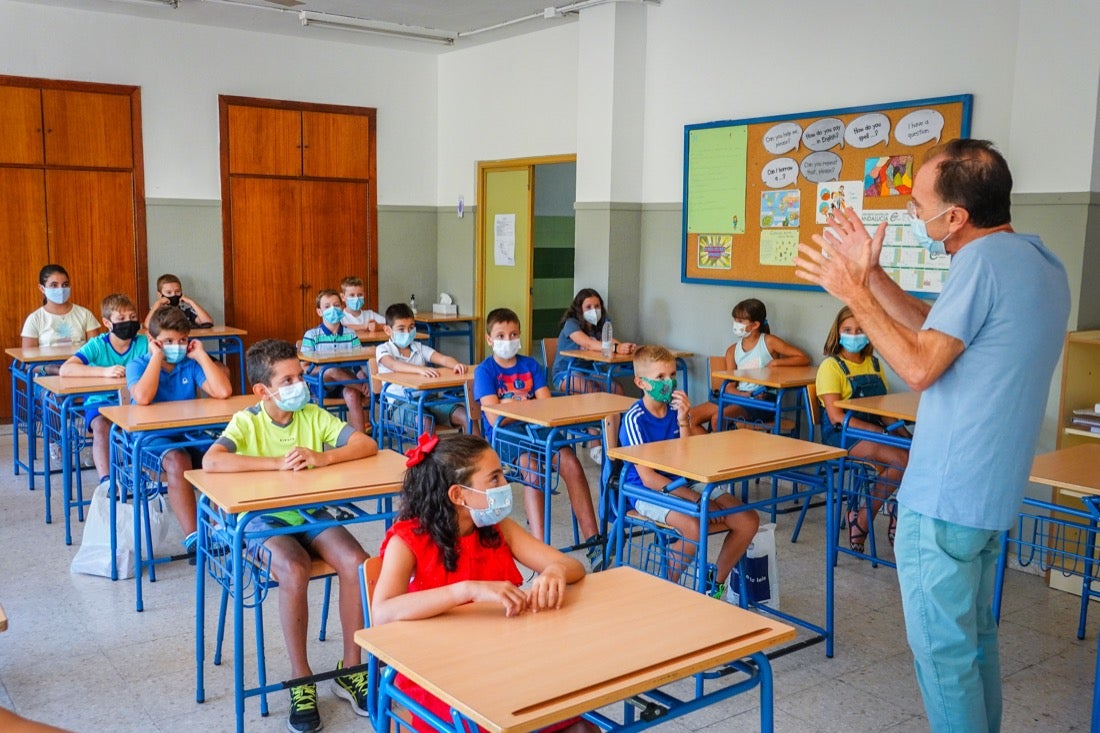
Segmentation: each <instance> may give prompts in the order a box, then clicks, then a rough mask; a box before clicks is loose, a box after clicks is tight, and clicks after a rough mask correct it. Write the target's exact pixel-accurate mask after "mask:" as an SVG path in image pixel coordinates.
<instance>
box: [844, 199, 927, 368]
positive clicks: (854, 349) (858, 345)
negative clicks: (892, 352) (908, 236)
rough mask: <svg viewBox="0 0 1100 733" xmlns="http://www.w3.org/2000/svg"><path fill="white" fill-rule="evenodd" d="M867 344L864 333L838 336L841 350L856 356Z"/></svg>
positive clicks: (867, 340)
mask: <svg viewBox="0 0 1100 733" xmlns="http://www.w3.org/2000/svg"><path fill="white" fill-rule="evenodd" d="M918 221H919V220H918ZM869 343H871V339H869V338H867V334H865V333H842V334H840V346H841V348H843V349H844V350H845V351H847V352H849V353H852V354H858V353H859V352H861V351H863V349H864V347H866V346H867V344H869Z"/></svg>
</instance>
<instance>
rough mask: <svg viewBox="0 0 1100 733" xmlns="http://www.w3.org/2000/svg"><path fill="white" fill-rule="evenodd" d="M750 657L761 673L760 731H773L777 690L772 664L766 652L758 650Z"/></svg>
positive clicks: (766, 732)
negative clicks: (774, 684) (774, 683)
mask: <svg viewBox="0 0 1100 733" xmlns="http://www.w3.org/2000/svg"><path fill="white" fill-rule="evenodd" d="M750 659H752V661H753V662H755V663H756V668H757V670H758V673H759V675H760V677H759V679H760V733H772V731H773V730H774V729H775V690H774V688H773V680H772V665H771V662H769V661H768V657H767V655H766V654H764V652H756V653H755V654H753V655H752V656H751V657H750Z"/></svg>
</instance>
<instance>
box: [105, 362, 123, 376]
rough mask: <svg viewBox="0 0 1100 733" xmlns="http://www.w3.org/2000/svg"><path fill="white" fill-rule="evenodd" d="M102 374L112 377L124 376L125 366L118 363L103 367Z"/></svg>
mask: <svg viewBox="0 0 1100 733" xmlns="http://www.w3.org/2000/svg"><path fill="white" fill-rule="evenodd" d="M103 376H104V377H107V378H112V379H120V378H122V377H125V376H126V367H124V366H118V365H115V366H109V367H103Z"/></svg>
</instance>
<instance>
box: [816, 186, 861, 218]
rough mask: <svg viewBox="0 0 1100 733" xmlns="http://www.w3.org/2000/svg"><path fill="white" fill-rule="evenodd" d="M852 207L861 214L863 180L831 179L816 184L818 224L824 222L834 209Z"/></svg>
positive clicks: (840, 209)
mask: <svg viewBox="0 0 1100 733" xmlns="http://www.w3.org/2000/svg"><path fill="white" fill-rule="evenodd" d="M844 209H852V210H853V211H855V212H856V214H858V215H860V216H862V215H863V181H833V182H829V183H819V184H817V217H816V221H817V223H818V224H824V223H825V222H826V220H827V219H828V218H829V214H831V213H832V212H834V211H842V210H844Z"/></svg>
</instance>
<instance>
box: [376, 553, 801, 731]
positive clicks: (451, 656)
mask: <svg viewBox="0 0 1100 733" xmlns="http://www.w3.org/2000/svg"><path fill="white" fill-rule="evenodd" d="M794 636H795V630H794V629H793V628H791V627H790V626H788V625H786V624H782V623H778V622H776V621H774V620H772V619H769V618H767V617H764V616H760V615H757V614H754V613H752V612H749V611H745V610H742V609H740V608H736V607H734V606H731V605H730V604H728V603H722V602H718V601H715V600H714V599H711V598H706V597H704V596H700V595H698V594H697V593H692V592H691V591H688V590H686V589H684V588H680V587H678V586H675V585H672V584H671V583H663V582H661V581H660V580H657V579H656V578H654V577H653V576H651V575H647V574H645V573H641V572H639V571H637V570H634V569H633V568H615V569H612V570H606V571H604V572H600V573H592V574H589V575H587V576H586V577H585V578H584V579H583V580H580V581H578V582H576V583H574V584H573V585H570V586H568V587H567V588H566V592H565V601H564V602H563V604H562V607H561V608H559V609H555V610H551V611H541V612H539V613H531V612H525V613H523V614H520V615H519V616H517V617H514V618H506V617H505V616H504V610H503V608H502V607H501V605H500V604H499V603H489V602H481V603H469V604H466V605H463V606H459V607H457V608H453V609H451V610H450V611H447V612H446V613H443V614H440V615H439V616H434V617H432V618H428V619H421V620H416V621H394V622H391V623H388V624H384V625H381V626H373V627H371V628H369V629H360V630H359V631H357V632H355V641H356V643H358V644H359V645H360V646H361V647H363V648H364V649H365V650H366V651H368V652H369V653H371V654H373V655H375V656H376V657H378V658H379V659H380V660H382V661H384V662H385V663H386V664H387V665H388V667H387V669H386V671H385V673H383V675H382V679H381V681H380V683H379V685H380V688H381V689H380V690H379V703H378V708H377V711H376V712H377V715H376V718H377V720H372V724H373V726H374V729H375V730H390V724H391V720H392V719H391V717H390V710H389V708H390V701H391V700H395V701H398V702H400V703H401V704H403V705H404V706H405V707H408V708H410V709H412V712H413V713H414V714H417V717H420V718H421V719H422V720H426V719H427V718H426V717H425V713H424V711H423V710H418V706H417V705H416V704H415V703H412V701H411V700H409V699H408V697H407V696H406V695H404V693H403V692H402V691H401V690H398V689H397V687H396V685H395V684H394V678H395V674H396V673H398V672H399V673H401V674H402V675H404V676H405V677H407V678H408V679H410V680H412V681H413V682H415V683H417V684H418V685H420V686H421V687H423V688H424V689H425V690H427V691H428V692H430V693H431V694H433V695H435V696H436V697H437V698H439V699H440V700H442V701H443V702H445V703H447V704H449V705H450V706H451V710H452V713H453V718H454V719H453V721H450V720H448V721H440V722H442V723H443V725H439V726H435V727H437V729H438V730H440V731H442V732H443V733H448V732H451V731H453V732H455V733H459V732H460V731H463V730H476V728H475V727H474V726H473V725H471V723H473V724H476V725H480V726H482V727H483V728H485V729H486V730H488V731H491V732H492V733H526V732H527V731H534V730H538V729H540V728H544V727H546V726H547V725H550V724H552V723H557V722H560V721H562V720H568V719H569V718H571V717H573V716H576V715H581V714H585V717H586V718H589V719H590V720H591V721H592V722H595V723H596V724H597V725H599V726H600V727H601V728H602V729H603V730H605V731H606V730H612V731H613V730H640V729H642V728H648V727H650V726H654V725H659V724H660V723H663V722H665V721H667V720H671V719H672V718H677V717H680V716H681V715H685V714H687V713H690V712H692V711H694V710H698V709H700V708H703V707H706V706H707V705H711V704H714V703H715V702H717V701H719V700H723V699H726V698H729V697H732V696H733V695H736V694H740V693H742V692H745V691H746V690H750V689H752V688H754V687H759V688H760V697H761V700H760V728H761V730H764V731H771V730H772V717H773V710H772V676H771V666H770V664H769V663H768V659H767V656H765V654H764V653H763V652H764V650H765V649H768V648H771V647H774V646H776V645H778V644H781V643H783V642H786V641H789V640H790V639H793V638H794ZM746 658H747V659H746ZM716 668H723V672H725V673H727V674H733V673H743V674H747V675H748V679H744V680H739V681H738V682H737V683H734V684H730V685H727V686H721V687H718V688H717V689H713V690H711V691H710V692H704V691H703V688H702V684H701V680H700V678H698V677H697V685H696V690H695V697H694V698H692V699H687V700H682V699H680V698H678V697H675V696H673V695H671V694H669V693H667V692H665V691H662V690H659V689H658V688H660V687H662V686H664V685H667V684H668V683H670V682H673V681H675V680H679V679H683V678H686V677H689V676H691V675H698V674H699V673H701V672H703V671H705V670H714V669H716ZM620 700H623V701H629V702H624V705H623V710H624V714H623V718H624V719H623V720H622V721H616V720H614V719H612V718H610V717H608V716H606V715H604V714H602V713H598V712H595V711H596V710H597V709H599V708H602V707H605V706H608V705H611V704H613V703H615V702H618V701H620ZM643 702H644V703H645V704H646V705H647V710H648V711H649V712H651V714H653V715H652V717H651V716H648V715H647V716H646V717H645V719H644V720H643V721H639V722H634V720H633V712H634V708H633V706H632V704H641V703H643ZM658 712H659V714H656V713H658ZM418 713H419V714H418ZM466 726H469V727H466Z"/></svg>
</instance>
